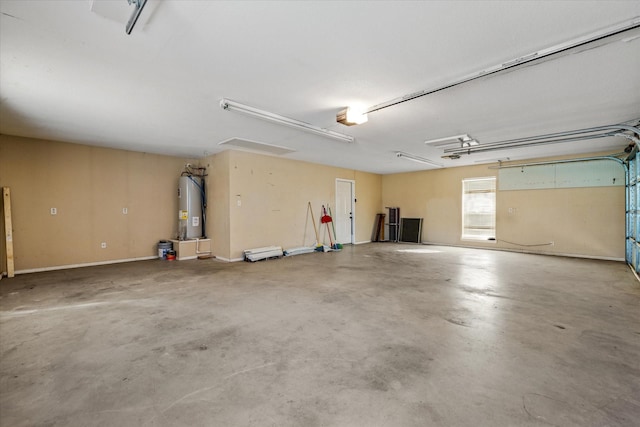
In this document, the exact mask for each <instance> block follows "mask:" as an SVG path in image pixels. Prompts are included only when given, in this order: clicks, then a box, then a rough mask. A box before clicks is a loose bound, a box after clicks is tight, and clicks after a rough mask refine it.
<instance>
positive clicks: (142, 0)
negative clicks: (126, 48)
mask: <svg viewBox="0 0 640 427" xmlns="http://www.w3.org/2000/svg"><path fill="white" fill-rule="evenodd" d="M127 2H128V3H129V6H131V5H132V4H133V5H135V7H136V8H135V10H134V11H133V14H132V15H131V18H129V22H127V27H126V31H127V34H131V31H133V27H134V25H136V22H137V21H138V18H139V17H140V14H141V13H142V9H143V8H144V6H145V5H146V4H147V0H127Z"/></svg>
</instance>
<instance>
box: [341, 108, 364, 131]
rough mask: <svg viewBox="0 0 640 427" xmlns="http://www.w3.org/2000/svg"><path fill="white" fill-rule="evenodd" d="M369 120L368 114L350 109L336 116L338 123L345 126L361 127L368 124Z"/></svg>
mask: <svg viewBox="0 0 640 427" xmlns="http://www.w3.org/2000/svg"><path fill="white" fill-rule="evenodd" d="M368 120H369V117H368V116H367V115H366V114H363V113H362V112H359V111H356V110H353V109H351V108H349V107H347V108H345V109H344V110H342V111H340V112H339V113H338V114H337V115H336V122H338V123H342V124H343V125H345V126H353V125H361V124H362V123H366V122H367V121H368Z"/></svg>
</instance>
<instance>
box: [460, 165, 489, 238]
mask: <svg viewBox="0 0 640 427" xmlns="http://www.w3.org/2000/svg"><path fill="white" fill-rule="evenodd" d="M495 237H496V178H495V177H493V176H492V177H489V178H470V179H463V180H462V238H463V239H472V240H488V239H495Z"/></svg>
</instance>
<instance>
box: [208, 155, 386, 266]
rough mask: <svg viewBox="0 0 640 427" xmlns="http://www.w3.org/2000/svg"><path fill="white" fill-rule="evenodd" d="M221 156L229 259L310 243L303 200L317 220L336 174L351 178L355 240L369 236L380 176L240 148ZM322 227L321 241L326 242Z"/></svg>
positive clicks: (332, 191) (312, 239)
mask: <svg viewBox="0 0 640 427" xmlns="http://www.w3.org/2000/svg"><path fill="white" fill-rule="evenodd" d="M225 155H227V156H228V159H229V183H230V185H229V209H230V210H229V212H230V214H229V218H230V222H229V228H230V239H229V240H230V254H229V258H231V259H236V258H241V257H242V251H243V250H245V249H251V248H257V247H262V246H271V245H276V246H282V247H283V248H290V247H297V246H310V245H313V244H314V243H315V241H316V240H315V234H314V231H313V226H312V225H311V217H310V216H307V203H308V202H311V205H312V207H313V212H314V215H315V220H316V222H318V221H319V218H320V213H321V212H320V210H321V206H322V205H327V204H328V205H329V206H331V207H334V208H335V188H336V178H341V179H348V180H354V181H355V191H356V199H357V200H358V201H357V203H356V233H355V234H356V242H362V241H369V240H370V238H371V229H372V227H373V222H374V219H375V214H376V213H377V212H378V211H379V209H380V204H381V201H382V200H381V198H380V186H381V182H382V181H381V176H380V175H375V174H370V173H364V172H356V171H354V170H349V169H341V168H335V167H330V166H323V165H318V164H313V163H306V162H299V161H294V160H289V159H286V158H281V157H271V156H263V155H258V154H252V153H247V152H242V151H229V152H226V153H225ZM238 202H239V204H240V205H239V204H238ZM214 221H215V220H214ZM316 225H318V224H316ZM325 230H326V229H323V230H321V231H322V232H321V234H320V240H325V239H326V240H325V241H326V242H327V243H328V242H329V240H328V236H327V234H326V231H325ZM214 233H215V232H214ZM323 236H324V238H323Z"/></svg>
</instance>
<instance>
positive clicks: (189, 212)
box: [178, 175, 205, 240]
mask: <svg viewBox="0 0 640 427" xmlns="http://www.w3.org/2000/svg"><path fill="white" fill-rule="evenodd" d="M204 200H205V192H204V183H203V180H202V178H201V177H198V176H193V175H183V176H181V177H180V181H179V183H178V240H187V239H198V238H201V237H202V236H203V232H202V230H203V228H202V226H203V224H204V215H205V212H204Z"/></svg>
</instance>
